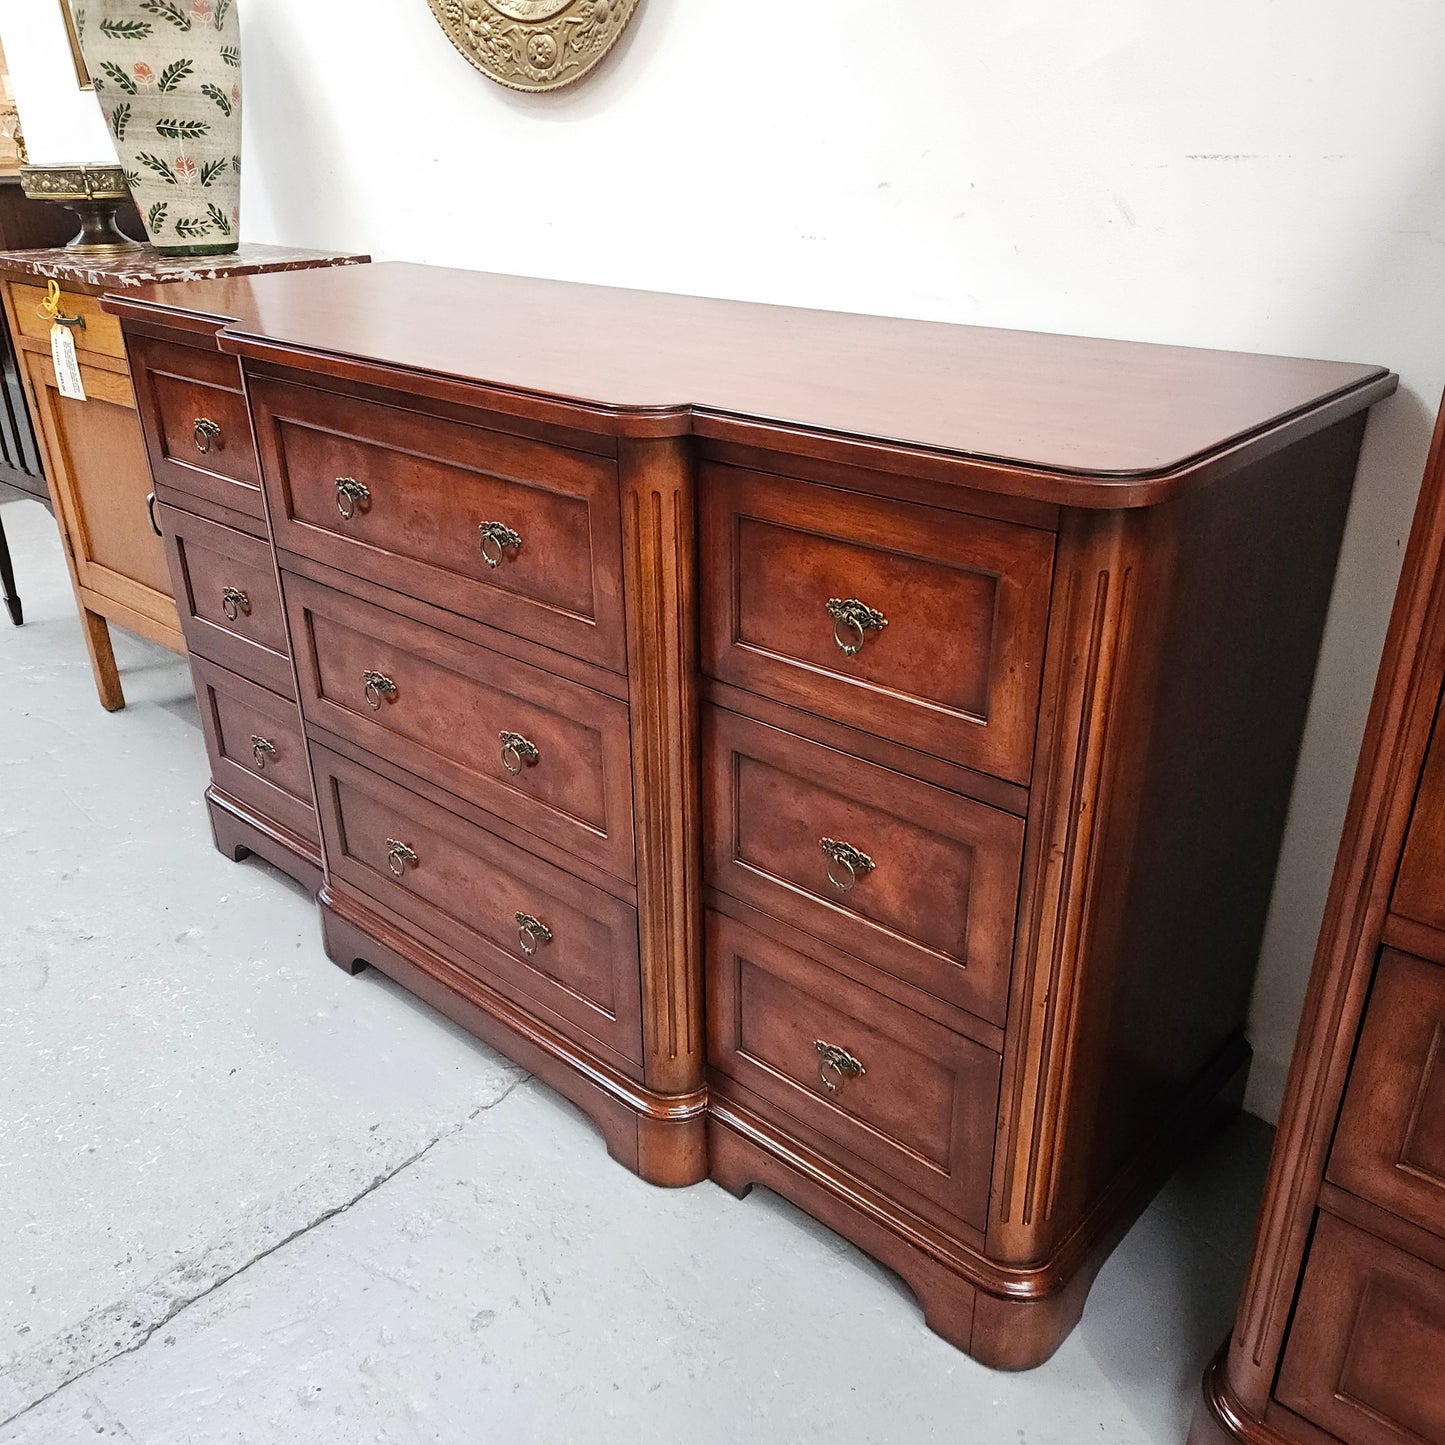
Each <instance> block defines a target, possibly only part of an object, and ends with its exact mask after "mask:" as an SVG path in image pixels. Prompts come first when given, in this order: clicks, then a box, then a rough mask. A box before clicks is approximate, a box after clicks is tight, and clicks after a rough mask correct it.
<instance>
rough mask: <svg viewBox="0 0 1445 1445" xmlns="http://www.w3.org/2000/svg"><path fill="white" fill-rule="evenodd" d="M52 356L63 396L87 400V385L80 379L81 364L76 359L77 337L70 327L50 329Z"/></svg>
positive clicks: (75, 399)
mask: <svg viewBox="0 0 1445 1445" xmlns="http://www.w3.org/2000/svg"><path fill="white" fill-rule="evenodd" d="M50 355H51V359H52V360H53V361H54V362H55V384H56V385H57V386H58V387H59V388H60V394H61V396H68V397H69V398H70V399H71V400H72V401H84V400H85V383H84V382H82V381H81V379H80V363H79V362H78V361H77V360H76V359H75V337H73V336H72V335H71V334H70V328H69V327H68V326H61V325H59V324H58V323H57V324H56V325H55V326H52V327H51V328H50Z"/></svg>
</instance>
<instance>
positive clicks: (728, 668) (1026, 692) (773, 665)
mask: <svg viewBox="0 0 1445 1445" xmlns="http://www.w3.org/2000/svg"><path fill="white" fill-rule="evenodd" d="M1053 556H1054V539H1053V536H1052V534H1051V533H1048V532H1041V531H1038V530H1036V529H1034V528H1030V527H1020V526H1011V525H1007V524H1004V523H1000V522H992V521H988V520H985V519H983V518H980V517H967V516H961V515H960V514H958V513H956V512H947V511H943V510H941V509H939V508H935V507H925V506H918V505H915V504H912V503H906V502H889V501H883V500H881V499H878V498H875V497H866V496H861V495H858V494H855V493H852V492H844V491H839V490H837V489H835V488H832V487H824V486H818V485H815V484H813V483H810V482H796V481H789V480H786V479H784V478H782V477H772V476H765V475H763V474H761V473H757V472H749V471H744V470H741V469H739V468H735V467H723V466H709V467H706V468H704V472H703V486H702V559H701V561H702V583H703V587H702V596H703V598H704V602H703V657H704V667H705V669H706V670H707V671H708V672H709V673H711V674H712V675H713V676H714V677H716V678H719V679H721V680H722V681H724V682H732V683H736V684H737V685H738V686H740V687H745V688H749V689H751V690H752V691H754V692H759V693H762V694H764V695H765V696H768V697H774V698H777V699H779V700H780V701H783V702H789V703H792V704H793V705H795V706H797V707H801V708H805V709H807V710H808V711H811V712H815V713H818V714H820V715H821V716H824V717H828V718H834V719H836V720H838V721H839V722H846V723H850V724H852V725H853V726H855V727H860V728H863V729H865V730H866V731H868V732H871V733H875V734H878V735H880V736H883V737H886V738H891V739H893V740H895V741H897V742H901V743H906V744H908V745H909V746H911V747H915V748H920V749H922V750H923V751H924V752H930V753H933V754H935V755H936V756H938V757H942V758H949V759H951V760H953V761H955V762H958V763H961V764H963V765H964V766H966V767H972V768H977V769H980V770H982V771H984V772H987V773H992V774H994V775H995V776H997V777H1001V778H1007V779H1009V780H1010V781H1012V782H1018V783H1024V782H1027V781H1028V778H1029V770H1030V766H1031V762H1032V758H1033V749H1034V724H1035V720H1036V718H1037V715H1038V703H1039V685H1040V676H1041V672H1042V664H1043V655H1044V641H1045V632H1046V629H1047V624H1048V608H1049V593H1050V588H1051V586H1052V576H1053ZM830 603H833V604H834V608H833V609H832V610H831V611H830V607H829V604H830ZM860 607H861V609H862V610H861V611H860V610H859V608H860ZM835 612H836V613H838V614H840V615H837V616H835V615H834V613H835ZM845 649H846V650H845Z"/></svg>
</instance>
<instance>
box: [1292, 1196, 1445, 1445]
mask: <svg viewBox="0 0 1445 1445" xmlns="http://www.w3.org/2000/svg"><path fill="white" fill-rule="evenodd" d="M1278 1396H1279V1399H1280V1401H1281V1402H1282V1403H1283V1404H1284V1405H1286V1406H1288V1407H1289V1408H1290V1409H1292V1410H1295V1411H1297V1412H1298V1413H1299V1414H1301V1415H1303V1416H1304V1417H1305V1418H1306V1419H1308V1420H1312V1421H1313V1422H1314V1423H1315V1424H1317V1425H1319V1426H1320V1427H1322V1428H1323V1429H1325V1430H1328V1431H1329V1432H1330V1433H1331V1434H1332V1435H1334V1436H1336V1437H1337V1438H1339V1439H1341V1440H1349V1441H1351V1442H1358V1445H1421V1442H1424V1445H1441V1442H1445V1272H1442V1271H1440V1270H1437V1269H1432V1268H1430V1267H1429V1266H1427V1265H1425V1264H1422V1263H1421V1262H1420V1261H1419V1260H1417V1259H1411V1258H1410V1257H1409V1256H1408V1255H1404V1254H1402V1253H1400V1252H1399V1251H1398V1250H1395V1249H1393V1248H1392V1247H1391V1246H1389V1245H1387V1244H1385V1243H1384V1242H1383V1241H1381V1240H1378V1239H1376V1238H1374V1237H1373V1236H1372V1235H1369V1234H1366V1233H1364V1232H1363V1231H1362V1230H1358V1229H1355V1228H1354V1227H1352V1226H1351V1225H1348V1224H1345V1223H1344V1222H1343V1221H1341V1220H1337V1219H1335V1218H1334V1217H1333V1216H1332V1215H1329V1214H1322V1215H1320V1218H1319V1222H1318V1223H1317V1224H1316V1226H1315V1237H1314V1242H1313V1244H1312V1245H1311V1247H1310V1260H1309V1264H1308V1266H1307V1267H1306V1270H1305V1276H1304V1283H1303V1286H1302V1288H1301V1291H1300V1299H1299V1304H1298V1306H1297V1308H1296V1310H1295V1317H1294V1324H1293V1325H1292V1327H1291V1329H1290V1335H1289V1339H1288V1341H1287V1342H1286V1346H1285V1353H1284V1362H1283V1365H1282V1366H1281V1369H1280V1377H1279V1386H1278Z"/></svg>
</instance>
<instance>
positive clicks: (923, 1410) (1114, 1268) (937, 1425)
mask: <svg viewBox="0 0 1445 1445" xmlns="http://www.w3.org/2000/svg"><path fill="white" fill-rule="evenodd" d="M4 521H5V525H6V528H7V530H8V532H9V534H10V538H11V544H12V548H13V550H14V552H15V560H16V565H17V569H18V571H19V574H20V587H21V594H22V596H23V598H24V601H25V607H26V613H27V618H28V621H27V623H26V625H25V627H24V628H21V629H18V630H17V629H12V628H10V626H9V624H8V619H6V618H4V617H3V615H0V1442H4V1445H22V1442H23V1445H68V1442H71V1441H82V1440H93V1439H96V1438H97V1437H101V1438H107V1439H112V1440H120V1441H135V1442H141V1445H183V1442H184V1445H201V1442H204V1445H213V1442H215V1445H222V1442H225V1445H229V1442H244V1445H269V1442H277V1445H280V1442H286V1445H310V1442H317V1445H321V1442H325V1445H349V1442H373V1441H374V1442H388V1445H393V1442H394V1445H412V1442H417V1445H421V1442H447V1445H450V1442H465V1445H474V1442H514V1441H549V1442H550V1441H588V1442H591V1441H628V1442H633V1445H635V1442H638V1441H649V1442H650V1441H674V1440H687V1441H689V1442H697V1445H712V1442H719V1445H721V1442H731V1441H742V1440H747V1441H755V1442H756V1441H763V1442H772V1441H777V1442H789V1445H792V1442H800V1441H827V1442H831V1445H848V1442H854V1441H879V1442H885V1441H886V1442H894V1441H898V1442H911V1441H935V1440H936V1441H958V1442H969V1445H995V1442H997V1445H1077V1442H1080V1441H1104V1442H1109V1445H1173V1442H1179V1441H1182V1439H1183V1436H1184V1432H1185V1429H1186V1426H1187V1421H1188V1417H1189V1414H1190V1412H1191V1410H1192V1409H1193V1403H1194V1400H1195V1398H1196V1395H1197V1391H1198V1381H1199V1375H1200V1371H1201V1370H1202V1369H1203V1367H1204V1365H1205V1363H1206V1360H1207V1358H1208V1356H1209V1355H1210V1353H1211V1352H1212V1351H1213V1350H1214V1348H1215V1347H1216V1345H1217V1344H1218V1343H1219V1341H1220V1339H1221V1338H1222V1337H1223V1335H1224V1333H1225V1331H1226V1330H1227V1329H1228V1327H1229V1324H1230V1321H1231V1318H1232V1315H1233V1308H1234V1301H1235V1297H1236V1293H1237V1290H1238V1287H1239V1283H1240V1278H1241V1275H1242V1271H1243V1266H1244V1261H1245V1259H1246V1257H1247V1253H1248V1248H1249V1243H1250V1233H1251V1229H1252V1226H1253V1216H1254V1212H1255V1209H1256V1207H1257V1202H1258V1198H1259V1192H1260V1188H1261V1184H1262V1180H1263V1171H1264V1165H1265V1161H1266V1156H1267V1151H1268V1147H1269V1130H1268V1129H1267V1128H1266V1126H1265V1125H1263V1124H1261V1123H1260V1122H1259V1121H1258V1120H1251V1119H1248V1118H1245V1119H1243V1120H1241V1121H1240V1122H1239V1123H1238V1124H1237V1125H1235V1126H1234V1127H1232V1128H1231V1129H1230V1130H1228V1131H1227V1132H1226V1133H1224V1134H1223V1135H1221V1136H1220V1137H1219V1138H1218V1139H1217V1140H1215V1141H1214V1142H1213V1143H1212V1144H1211V1145H1210V1146H1209V1147H1208V1149H1207V1150H1206V1152H1205V1153H1204V1154H1203V1155H1201V1156H1200V1157H1199V1158H1197V1159H1195V1160H1194V1161H1192V1162H1191V1163H1190V1164H1189V1165H1187V1166H1186V1168H1185V1169H1184V1170H1183V1171H1181V1173H1180V1174H1179V1175H1178V1176H1176V1178H1175V1179H1174V1180H1173V1181H1172V1182H1171V1184H1170V1185H1169V1186H1168V1188H1167V1189H1166V1190H1165V1191H1164V1193H1163V1194H1162V1195H1161V1196H1160V1198H1159V1199H1158V1200H1157V1201H1156V1202H1155V1204H1154V1205H1153V1206H1152V1207H1151V1208H1150V1210H1149V1211H1148V1212H1147V1213H1146V1214H1145V1216H1144V1217H1143V1219H1142V1220H1141V1221H1140V1222H1139V1224H1138V1225H1137V1226H1136V1227H1135V1228H1134V1229H1133V1231H1132V1232H1131V1233H1130V1234H1129V1236H1128V1237H1127V1238H1126V1239H1125V1240H1124V1242H1123V1244H1122V1245H1121V1246H1120V1247H1119V1249H1118V1250H1117V1251H1116V1253H1115V1254H1114V1256H1113V1258H1112V1259H1111V1260H1110V1262H1109V1263H1108V1265H1107V1266H1106V1267H1105V1269H1104V1271H1103V1273H1102V1274H1101V1275H1100V1277H1099V1280H1098V1283H1097V1284H1096V1285H1095V1287H1094V1291H1093V1295H1092V1297H1091V1299H1090V1301H1089V1305H1088V1309H1087V1311H1086V1312H1085V1315H1084V1319H1083V1323H1082V1324H1081V1325H1080V1327H1079V1329H1078V1330H1077V1331H1076V1332H1075V1333H1074V1334H1073V1336H1072V1337H1071V1338H1070V1339H1069V1340H1068V1341H1067V1343H1066V1344H1065V1345H1064V1347H1063V1348H1062V1349H1061V1350H1060V1351H1059V1353H1058V1355H1057V1356H1055V1358H1054V1359H1053V1360H1052V1361H1051V1362H1050V1363H1049V1364H1048V1365H1046V1366H1044V1367H1043V1368H1042V1369H1039V1370H1036V1371H1033V1372H1031V1373H1029V1374H1025V1375H1001V1374H995V1373H991V1372H990V1371H988V1370H985V1369H983V1368H981V1367H980V1366H978V1365H975V1364H974V1363H973V1362H972V1361H970V1360H968V1359H966V1358H965V1357H964V1356H962V1355H960V1354H958V1353H957V1352H955V1351H954V1350H952V1349H950V1348H949V1347H948V1346H947V1345H945V1344H943V1343H942V1342H941V1341H940V1340H938V1339H937V1338H936V1337H934V1336H933V1335H931V1334H929V1333H928V1331H927V1330H926V1329H925V1328H924V1327H923V1322H922V1317H921V1315H920V1312H919V1310H918V1307H917V1305H916V1304H915V1303H914V1301H913V1298H912V1296H911V1295H910V1294H909V1293H908V1291H907V1289H906V1288H904V1287H903V1285H902V1284H901V1283H900V1282H899V1281H898V1280H897V1279H896V1278H895V1277H894V1276H893V1275H891V1274H890V1273H889V1272H888V1271H886V1270H884V1269H882V1268H881V1267H880V1266H878V1265H876V1264H874V1263H873V1262H872V1261H870V1260H869V1259H867V1258H865V1257H864V1256H863V1255H861V1254H859V1253H858V1252H857V1251H856V1250H854V1249H853V1248H852V1247H851V1246H849V1245H847V1244H845V1243H844V1242H843V1241H842V1240H840V1239H838V1238H837V1237H836V1236H834V1235H832V1234H830V1233H829V1232H828V1231H827V1230H825V1229H823V1228H821V1227H820V1226H818V1225H816V1224H814V1223H813V1222H812V1221H811V1220H809V1219H807V1218H806V1217H804V1216H803V1215H802V1214H800V1213H798V1212H797V1211H796V1210H794V1209H793V1208H791V1207H790V1206H789V1205H787V1204H785V1203H784V1202H783V1201H781V1200H780V1199H778V1198H776V1197H775V1196H772V1195H769V1194H767V1193H766V1192H765V1191H762V1190H755V1191H754V1192H753V1193H752V1195H750V1196H749V1198H748V1199H746V1200H745V1201H742V1202H738V1201H736V1200H734V1199H733V1198H732V1197H731V1196H729V1195H727V1194H725V1193H723V1192H722V1191H721V1190H720V1189H717V1188H715V1187H714V1186H712V1185H711V1184H702V1185H699V1186H697V1187H696V1188H693V1189H687V1190H681V1191H665V1190H658V1189H653V1188H650V1187H649V1186H647V1185H645V1184H642V1183H641V1182H639V1181H638V1180H637V1179H635V1178H634V1177H633V1176H631V1175H630V1174H628V1173H626V1172H625V1171H624V1170H622V1169H621V1168H619V1167H618V1166H617V1165H615V1164H613V1163H612V1162H611V1161H610V1160H609V1159H608V1158H607V1155H606V1152H605V1150H604V1148H603V1146H602V1143H601V1141H600V1139H599V1138H598V1136H597V1135H596V1133H595V1132H594V1131H593V1129H592V1128H591V1127H590V1125H589V1124H588V1123H587V1121H586V1120H585V1119H584V1118H582V1116H581V1115H579V1114H578V1113H577V1112H576V1111H575V1110H573V1109H572V1108H571V1107H570V1106H569V1105H567V1104H566V1103H564V1102H563V1101H562V1100H560V1099H559V1098H558V1097H557V1096H556V1095H554V1094H553V1093H551V1092H550V1091H549V1090H548V1089H546V1088H544V1087H543V1086H541V1085H540V1084H538V1083H536V1082H535V1081H533V1080H531V1079H529V1078H528V1077H527V1076H526V1075H525V1074H523V1073H522V1072H521V1071H520V1070H518V1069H516V1068H515V1067H513V1066H512V1065H511V1064H509V1063H508V1062H506V1061H505V1060H504V1059H502V1058H500V1057H499V1056H498V1055H497V1054H495V1053H493V1052H492V1051H491V1050H489V1049H487V1048H485V1047H484V1046H483V1045H481V1044H479V1043H477V1042H476V1041H475V1040H473V1039H471V1038H469V1037H468V1036H467V1035H465V1034H463V1033H462V1032H460V1031H459V1030H458V1029H456V1028H454V1027H453V1026H452V1025H450V1024H449V1023H447V1022H446V1021H445V1020H443V1019H442V1018H440V1017H439V1016H437V1015H436V1014H434V1013H432V1012H431V1011H430V1010H429V1009H427V1008H426V1007H425V1006H423V1005H422V1004H420V1003H418V1002H416V1001H415V1000H413V999H412V998H410V996H408V995H407V994H406V993H404V992H403V991H402V990H401V989H399V988H397V987H396V986H395V985H393V984H392V983H390V982H389V981H388V980H386V979H385V978H383V977H382V976H380V975H379V974H376V973H375V972H373V971H367V972H366V973H363V974H362V975H360V976H359V977H357V978H354V979H352V978H348V977H346V976H345V975H344V974H342V973H341V972H340V971H339V970H337V969H335V968H333V967H332V966H331V965H330V964H329V963H328V962H327V961H326V958H325V956H324V954H323V953H322V950H321V943H320V937H319V930H318V926H317V921H316V917H315V911H314V908H313V906H312V904H311V902H310V901H309V900H308V899H307V897H306V896H305V895H304V893H303V892H302V891H301V890H300V889H299V888H297V887H296V886H295V885H294V884H292V883H291V882H290V881H289V880H287V879H285V878H283V877H282V876H281V875H280V874H278V873H275V872H273V871H272V870H271V869H269V868H268V867H267V866H266V865H264V864H262V863H259V862H256V861H250V862H247V863H243V864H239V865H238V864H234V863H230V862H228V861H227V860H225V859H224V858H222V857H221V856H220V855H219V854H218V853H216V852H215V851H214V850H213V848H212V846H211V842H210V835H209V832H208V828H207V823H206V817H205V812H204V809H203V807H202V805H201V801H200V799H201V792H202V789H203V788H204V786H205V783H206V778H207V772H206V761H205V753H204V749H203V746H202V742H201V735H200V729H199V723H198V720H197V715H196V710H195V703H194V700H193V698H192V695H191V688H190V680H189V673H188V671H187V669H186V667H185V664H184V663H183V662H181V661H179V660H178V659H176V658H174V657H172V656H170V655H169V654H167V653H165V652H163V651H160V650H159V649H156V648H153V647H151V646H149V645H148V644H145V643H143V642H140V641H138V640H136V639H134V638H132V637H130V636H128V635H127V634H124V633H120V632H117V633H116V654H117V657H118V659H119V662H120V665H121V669H122V676H123V680H124V684H125V690H126V696H127V699H128V701H129V706H128V707H127V708H126V709H125V711H124V712H121V713H117V714H113V715H112V714H107V713H105V712H103V711H102V710H101V708H100V706H99V705H98V703H97V702H96V698H95V691H94V688H93V685H92V683H91V678H90V673H89V669H88V666H87V663H86V658H85V651H84V648H83V645H82V642H81V637H80V630H79V624H78V622H77V621H76V617H75V612H74V608H73V604H72V600H71V596H70V591H69V586H68V583H67V580H66V576H65V568H64V563H63V559H62V556H61V551H60V547H59V545H58V542H57V539H56V533H55V527H54V524H53V522H52V521H51V519H50V517H49V515H48V514H47V513H46V512H45V511H44V510H43V509H42V508H40V507H39V506H37V505H35V504H33V503H29V502H18V503H12V504H6V505H5V507H4Z"/></svg>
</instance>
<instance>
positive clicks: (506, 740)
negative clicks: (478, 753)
mask: <svg viewBox="0 0 1445 1445" xmlns="http://www.w3.org/2000/svg"><path fill="white" fill-rule="evenodd" d="M497 736H498V738H500V740H501V743H502V766H503V767H504V768H506V770H507V771H508V772H509V773H511V775H512V776H513V777H514V778H515V777H516V776H517V774H518V773H520V772H521V771H522V768H523V766H526V767H531V768H535V767H536V766H537V764H538V763H540V762H541V761H542V754H541V753H539V752H538V751H537V745H536V743H531V742H528V741H527V739H526V738H524V737H523V736H522V734H521V733H498V734H497Z"/></svg>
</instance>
